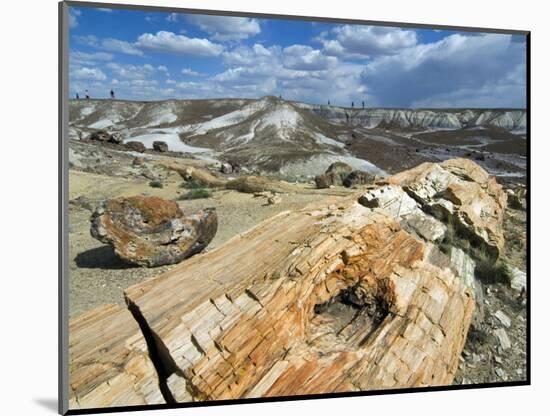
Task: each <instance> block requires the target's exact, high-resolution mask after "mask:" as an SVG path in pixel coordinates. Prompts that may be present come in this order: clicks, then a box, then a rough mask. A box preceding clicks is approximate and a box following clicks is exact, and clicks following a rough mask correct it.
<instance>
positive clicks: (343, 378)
mask: <svg viewBox="0 0 550 416" xmlns="http://www.w3.org/2000/svg"><path fill="white" fill-rule="evenodd" d="M460 163H462V162H460V161H459V162H458V163H456V164H455V165H452V169H453V173H452V175H455V174H460V178H461V179H460V180H461V181H462V180H464V179H463V178H464V177H466V176H468V177H470V176H469V175H471V174H472V173H471V172H470V173H468V172H469V170H470V167H469V165H468V164H467V163H466V164H463V165H462V167H463V169H458V167H457V166H460ZM423 169H426V168H425V167H424V168H423ZM409 172H410V174H411V175H415V176H419V177H420V178H421V179H422V178H425V175H424V176H423V175H418V172H417V171H415V170H412V171H409ZM457 172H458V173H457ZM400 181H402V182H404V183H406V184H407V185H406V190H407V192H403V189H402V188H401V187H399V186H398V185H396V184H393V183H399V182H400ZM452 181H456V182H454V183H458V184H460V185H461V186H462V187H463V195H464V194H467V191H468V190H469V191H470V192H474V193H478V192H479V193H481V191H479V190H478V187H480V188H481V189H486V188H483V187H482V185H480V182H479V181H476V180H464V182H463V183H462V182H459V181H458V180H456V179H452ZM481 183H484V182H481ZM410 189H414V182H413V181H412V180H410V178H407V177H406V176H405V175H404V174H401V176H400V177H397V178H395V177H394V178H389V179H388V180H387V181H386V184H385V185H381V186H379V187H374V186H373V187H372V188H371V189H369V190H367V191H366V192H364V193H363V194H362V195H356V196H354V197H348V198H333V199H331V200H328V201H324V202H323V203H321V204H319V205H317V206H310V207H306V208H304V209H302V210H299V211H287V212H283V213H280V214H278V215H277V216H275V217H273V218H271V219H268V220H266V221H265V222H263V223H261V224H259V225H257V226H256V227H254V228H253V229H251V230H249V231H248V232H246V233H244V234H242V235H238V236H236V237H234V238H233V239H231V240H230V241H228V242H227V243H226V244H224V245H222V246H220V247H218V248H217V249H215V250H213V251H211V252H209V253H206V254H203V255H198V256H194V257H193V258H191V259H189V260H187V261H185V262H184V263H182V264H180V265H178V266H176V267H175V268H174V269H172V270H171V271H169V272H167V273H164V274H162V275H160V276H157V277H155V278H153V279H150V280H148V281H145V282H143V283H140V284H138V285H135V286H133V287H130V288H128V289H127V290H126V291H125V296H126V301H127V304H128V307H129V309H130V311H131V312H132V315H133V316H134V317H135V318H136V320H137V321H138V322H139V323H140V326H141V328H142V331H143V333H144V335H145V337H146V338H147V340H148V344H149V346H150V355H151V357H152V358H153V360H154V362H155V365H156V368H157V370H158V375H159V385H160V386H162V388H163V390H162V391H163V393H164V398H165V399H166V400H167V401H172V400H174V401H178V402H185V401H203V400H219V399H234V398H247V397H268V396H287V395H302V394H314V393H329V392H342V391H364V390H373V389H388V388H402V387H415V386H434V385H446V384H450V383H451V382H452V380H453V377H454V374H455V372H456V369H457V366H458V360H459V356H460V353H461V351H462V348H463V346H464V342H465V339H466V335H467V332H468V328H469V326H470V322H471V319H472V314H473V311H474V305H475V302H474V294H473V290H472V287H471V285H470V282H468V279H467V276H469V275H470V274H471V273H470V271H471V270H470V269H471V267H470V263H468V262H465V261H464V260H465V259H464V258H463V256H462V257H461V256H456V255H454V257H457V258H458V257H460V258H459V259H458V260H457V258H455V259H454V260H453V259H452V258H451V259H448V261H442V260H441V259H440V258H439V257H441V256H444V254H443V253H442V252H440V251H439V250H438V249H437V246H436V242H437V241H438V240H439V239H440V238H441V234H442V233H443V232H445V225H444V224H442V223H441V222H439V220H436V219H434V218H433V217H431V216H429V215H427V214H426V212H425V211H424V210H423V209H426V206H425V205H426V204H424V202H423V200H422V199H421V197H418V195H417V196H416V197H414V198H413V196H414V193H413V196H410V195H411V191H410ZM445 189H446V188H445ZM491 192H493V194H490V196H489V197H488V198H492V199H493V208H494V211H493V213H492V215H493V216H494V219H495V222H497V221H498V218H500V215H501V214H500V213H499V212H497V211H498V210H499V209H500V208H499V207H500V206H501V205H500V202H502V196H501V193H502V190H501V189H500V188H498V187H496V186H495V187H493V188H492V191H491ZM445 195H449V196H450V197H451V198H454V197H453V196H452V195H454V194H452V193H448V194H445ZM430 198H432V199H433V198H434V196H433V195H432V196H431V197H430ZM438 198H439V197H438ZM482 198H484V199H483V201H486V203H485V205H484V206H483V207H482V209H481V211H479V212H484V211H483V210H484V209H485V207H486V206H489V205H490V203H489V200H488V199H487V198H485V196H484V195H482ZM440 199H444V197H441V198H440ZM462 200H463V201H464V204H462V205H460V206H458V207H457V208H454V206H455V204H457V203H456V202H452V201H451V204H452V205H453V212H455V210H462V211H464V212H469V211H468V210H469V207H468V206H467V204H473V203H475V202H476V200H475V199H472V198H467V197H464V198H463V199H462ZM438 203H441V204H446V203H445V202H442V201H439V200H438ZM447 206H448V204H447ZM421 208H422V209H421ZM472 209H473V210H474V212H478V211H477V210H478V208H477V207H474V208H472ZM428 212H431V211H429V210H428ZM451 219H452V218H451ZM442 220H445V218H442ZM430 221H434V222H433V223H431V222H430ZM431 228H434V229H436V231H437V232H428V231H429V229H431ZM494 232H495V239H490V240H489V241H498V240H499V238H498V237H499V236H498V235H497V234H498V227H496V226H495V228H494ZM434 253H436V254H437V255H436V254H434ZM451 257H452V255H451ZM434 259H436V260H434ZM466 263H468V264H466ZM453 264H455V266H452V265H453ZM465 264H466V266H468V267H466V266H465ZM457 265H458V266H457ZM91 319H92V318H89V322H91ZM111 348H114V345H112V346H111ZM71 379H72V375H71ZM128 388H130V387H128ZM91 389H92V390H93V391H94V392H95V393H94V394H95V395H96V396H97V398H98V400H100V398H101V400H102V401H101V403H105V402H107V401H108V399H106V398H105V397H104V396H102V395H106V394H107V393H105V392H102V391H98V390H97V388H94V387H93V386H92V387H91Z"/></svg>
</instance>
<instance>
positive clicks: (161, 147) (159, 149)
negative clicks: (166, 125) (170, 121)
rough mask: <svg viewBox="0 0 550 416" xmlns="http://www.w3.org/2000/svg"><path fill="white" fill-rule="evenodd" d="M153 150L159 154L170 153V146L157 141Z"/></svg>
mask: <svg viewBox="0 0 550 416" xmlns="http://www.w3.org/2000/svg"><path fill="white" fill-rule="evenodd" d="M153 150H156V151H157V152H161V153H164V152H167V151H168V144H166V142H163V141H160V140H156V141H154V142H153Z"/></svg>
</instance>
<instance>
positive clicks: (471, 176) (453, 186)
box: [385, 159, 506, 259]
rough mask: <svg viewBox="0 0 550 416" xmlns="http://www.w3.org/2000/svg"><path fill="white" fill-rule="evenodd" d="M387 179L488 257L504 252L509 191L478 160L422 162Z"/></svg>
mask: <svg viewBox="0 0 550 416" xmlns="http://www.w3.org/2000/svg"><path fill="white" fill-rule="evenodd" d="M385 182H386V183H388V184H394V185H399V186H401V187H403V189H404V190H405V191H406V192H407V193H408V194H409V195H410V196H411V197H412V198H414V199H415V200H416V201H418V202H419V203H420V204H421V205H422V208H423V210H425V211H427V212H430V213H432V214H433V215H435V216H437V217H439V218H440V219H443V220H444V221H446V222H451V223H452V224H453V225H454V226H455V227H456V228H457V229H458V231H459V232H461V233H462V234H464V235H467V236H468V238H469V239H470V240H471V242H473V243H474V244H475V245H477V246H479V247H482V248H483V249H484V250H485V252H486V254H487V255H488V256H489V257H492V258H494V259H496V258H498V256H499V255H500V253H501V252H502V250H503V248H504V235H503V232H502V223H503V218H504V211H505V209H506V192H504V191H503V189H502V186H501V185H499V184H498V183H497V181H496V180H495V178H494V177H492V176H490V175H489V174H488V173H487V172H486V171H485V170H484V169H483V168H481V167H480V166H479V165H477V164H476V163H475V162H472V161H471V160H468V159H450V160H447V161H445V162H443V163H439V164H438V163H423V164H421V165H419V166H417V167H416V168H414V169H410V170H407V171H404V172H401V173H398V174H397V175H394V176H392V177H390V178H388V179H386V181H385Z"/></svg>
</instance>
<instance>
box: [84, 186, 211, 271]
mask: <svg viewBox="0 0 550 416" xmlns="http://www.w3.org/2000/svg"><path fill="white" fill-rule="evenodd" d="M90 221H91V228H90V233H91V235H92V237H94V238H96V239H97V240H99V241H101V242H102V243H106V244H110V245H111V246H112V247H113V249H114V251H115V253H116V254H117V255H118V256H119V257H121V258H122V259H124V260H126V261H127V262H129V263H133V264H137V265H140V266H146V267H155V266H161V265H166V264H174V263H179V262H180V261H182V260H184V259H186V258H188V257H190V256H192V255H193V254H196V253H198V252H200V251H202V250H203V249H204V248H205V247H206V246H207V245H208V244H209V243H210V242H211V241H212V239H213V238H214V236H215V235H216V231H217V229H218V219H217V215H216V211H215V210H214V209H213V208H207V209H205V210H202V211H198V212H195V213H192V214H188V215H185V214H184V213H183V212H182V210H181V209H180V208H179V206H178V204H177V203H176V202H175V201H168V200H164V199H161V198H157V197H145V196H133V197H123V198H115V199H110V200H107V201H104V202H103V203H102V204H101V205H100V206H98V208H97V209H96V210H95V211H94V213H93V214H92V217H91V219H90Z"/></svg>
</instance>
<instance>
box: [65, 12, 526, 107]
mask: <svg viewBox="0 0 550 416" xmlns="http://www.w3.org/2000/svg"><path fill="white" fill-rule="evenodd" d="M69 23H70V29H69V50H70V52H69V80H70V94H71V96H72V97H74V96H75V94H76V93H77V92H78V93H80V95H81V96H82V95H83V94H84V90H86V89H87V90H88V91H89V93H90V95H91V96H92V97H94V98H104V97H107V96H108V94H109V91H110V89H111V88H112V89H114V91H115V93H116V95H117V98H124V99H139V100H161V99H167V98H218V97H245V98H257V97H261V96H264V95H282V96H283V98H285V99H289V100H299V101H304V102H309V103H318V104H324V103H326V102H327V101H328V100H330V101H331V104H336V105H343V106H349V105H350V104H351V101H354V102H355V105H360V103H361V102H362V101H365V105H366V106H386V107H525V102H526V85H525V84H526V80H525V78H526V68H525V58H526V55H525V54H526V50H525V37H524V36H517V35H516V36H512V35H503V34H489V33H467V32H451V31H440V30H426V29H408V28H407V29H404V28H397V27H380V26H364V25H346V24H327V23H318V22H307V21H293V20H282V19H252V18H239V17H225V16H207V15H192V14H175V13H158V12H149V11H130V10H120V9H118V10H116V9H98V8H87V7H79V8H74V7H73V8H71V9H70V12H69Z"/></svg>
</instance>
